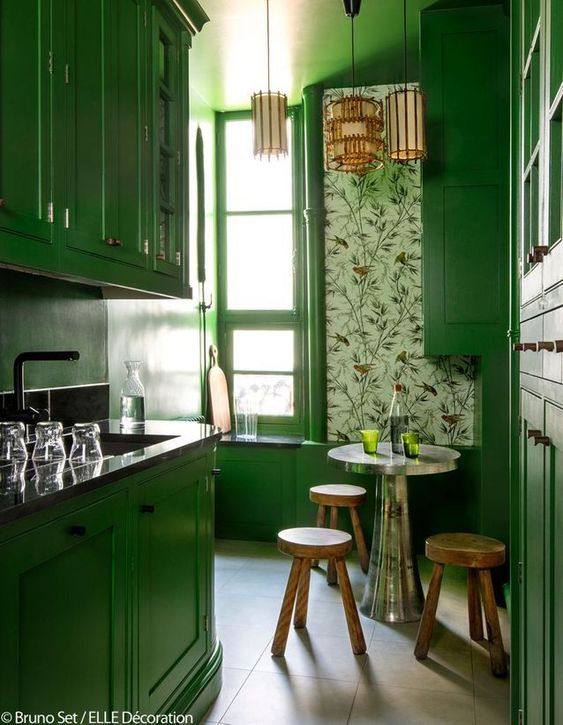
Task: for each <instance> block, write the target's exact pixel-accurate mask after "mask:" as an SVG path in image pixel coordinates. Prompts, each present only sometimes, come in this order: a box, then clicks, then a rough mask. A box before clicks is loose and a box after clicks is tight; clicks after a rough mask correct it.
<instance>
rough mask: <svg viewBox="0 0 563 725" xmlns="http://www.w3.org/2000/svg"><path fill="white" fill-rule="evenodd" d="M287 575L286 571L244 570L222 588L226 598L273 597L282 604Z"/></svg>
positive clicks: (238, 572) (237, 572)
mask: <svg viewBox="0 0 563 725" xmlns="http://www.w3.org/2000/svg"><path fill="white" fill-rule="evenodd" d="M286 585H287V574H286V573H285V572H284V571H275V570H274V571H271V570H265V569H246V568H242V569H239V570H238V571H236V572H235V574H234V576H232V577H231V578H230V579H229V580H228V581H227V582H225V584H224V585H223V587H222V588H221V593H222V594H224V595H225V596H230V595H235V596H247V597H273V598H275V599H276V600H277V601H279V602H280V603H281V600H282V598H283V595H284V592H285V587H286Z"/></svg>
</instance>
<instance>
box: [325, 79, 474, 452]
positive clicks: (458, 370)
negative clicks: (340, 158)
mask: <svg viewBox="0 0 563 725" xmlns="http://www.w3.org/2000/svg"><path fill="white" fill-rule="evenodd" d="M389 90H392V87H391V86H374V87H370V88H366V89H364V93H365V94H366V95H369V96H371V97H372V98H376V99H377V100H381V101H384V99H385V96H386V94H387V93H388V91H389ZM344 92H347V91H343V90H337V91H327V92H326V93H325V103H326V102H328V101H330V100H333V98H335V97H336V95H341V94H342V93H344ZM420 179H421V175H420V165H419V164H409V165H401V164H395V163H392V162H387V163H386V164H385V166H384V168H383V169H381V170H374V171H371V172H370V173H368V174H367V175H366V176H363V177H358V176H355V175H352V174H345V173H342V172H338V171H328V172H325V179H324V197H325V207H326V234H325V239H326V311H327V365H328V381H327V404H328V433H329V438H330V439H332V440H334V439H336V440H358V439H359V437H360V436H359V431H360V430H361V429H362V428H378V429H379V430H380V431H381V435H382V437H383V438H384V439H385V438H388V437H389V426H388V421H387V418H388V413H389V407H390V403H391V397H392V385H393V383H395V382H400V383H402V384H403V388H404V391H405V392H404V399H405V403H406V406H407V412H408V415H409V428H410V429H411V430H417V431H418V432H419V433H420V435H421V441H422V442H425V443H437V444H445V445H452V444H457V445H472V443H473V417H474V397H475V370H476V360H475V359H474V358H471V357H438V358H428V357H424V355H423V347H422V334H423V318H422V275H421V205H420V202H421V184H420ZM428 294H431V291H429V292H428Z"/></svg>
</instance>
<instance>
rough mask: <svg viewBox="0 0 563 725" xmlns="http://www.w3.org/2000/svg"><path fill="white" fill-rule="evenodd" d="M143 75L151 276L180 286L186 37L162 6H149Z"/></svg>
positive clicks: (184, 232) (184, 212) (184, 236)
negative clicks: (147, 103)
mask: <svg viewBox="0 0 563 725" xmlns="http://www.w3.org/2000/svg"><path fill="white" fill-rule="evenodd" d="M150 35H151V37H150V58H151V68H150V74H149V84H150V86H149V87H150V99H151V129H152V133H153V143H152V165H153V166H152V168H153V173H152V175H151V178H152V194H151V206H150V209H151V215H150V216H151V218H150V223H149V227H150V235H151V237H152V239H153V240H154V244H153V265H154V270H155V271H156V272H157V273H159V274H163V275H168V276H171V277H174V278H176V279H179V280H182V260H184V261H185V260H186V259H187V257H186V254H187V248H186V244H185V240H186V239H187V234H188V226H187V223H188V210H187V203H186V200H187V198H188V196H187V176H186V170H187V151H188V143H187V136H188V95H189V92H188V52H189V48H190V35H189V33H188V32H187V31H186V30H185V27H184V26H183V24H182V23H181V22H180V21H179V20H178V18H177V17H175V14H174V13H173V12H172V11H171V8H170V5H169V4H168V3H167V2H165V1H164V0H158V2H154V3H152V4H151V34H150Z"/></svg>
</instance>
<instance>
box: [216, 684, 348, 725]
mask: <svg viewBox="0 0 563 725" xmlns="http://www.w3.org/2000/svg"><path fill="white" fill-rule="evenodd" d="M355 692H356V685H355V684H353V683H350V682H339V681H337V680H323V679H315V678H311V677H287V676H284V675H279V674H273V673H270V672H257V671H256V672H252V674H251V675H250V676H249V678H248V679H247V680H246V682H245V683H244V685H243V686H242V688H241V690H240V691H239V693H238V695H237V696H236V697H235V699H234V701H233V703H232V704H231V706H230V707H229V709H228V710H227V712H226V713H225V715H223V717H222V722H223V723H225V724H226V725H346V723H347V722H348V716H349V714H350V710H351V707H352V702H353V700H354V695H355Z"/></svg>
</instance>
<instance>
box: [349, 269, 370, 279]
mask: <svg viewBox="0 0 563 725" xmlns="http://www.w3.org/2000/svg"><path fill="white" fill-rule="evenodd" d="M370 269H371V267H352V272H355V273H356V274H357V275H358V277H365V276H366V274H367V273H368V272H369V271H370Z"/></svg>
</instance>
